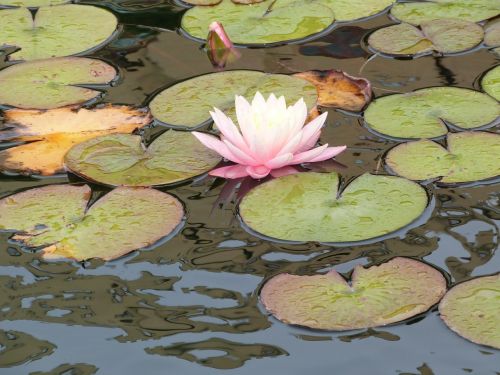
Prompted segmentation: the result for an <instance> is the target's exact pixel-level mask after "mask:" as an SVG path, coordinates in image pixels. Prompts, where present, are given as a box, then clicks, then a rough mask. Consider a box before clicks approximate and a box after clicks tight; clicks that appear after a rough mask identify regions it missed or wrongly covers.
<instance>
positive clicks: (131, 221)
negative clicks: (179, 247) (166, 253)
mask: <svg viewBox="0 0 500 375" xmlns="http://www.w3.org/2000/svg"><path fill="white" fill-rule="evenodd" d="M90 196H91V191H90V188H89V187H88V186H71V185H49V186H45V187H41V188H35V189H31V190H27V191H24V192H21V193H17V194H14V195H10V196H8V197H6V198H3V199H1V200H0V212H1V215H0V230H4V231H14V232H18V234H16V235H14V237H13V240H15V241H18V242H20V243H22V244H23V245H24V246H26V247H28V248H39V247H42V248H43V250H42V252H43V253H42V254H43V256H44V257H46V258H61V257H64V258H72V259H76V260H79V261H81V260H85V259H90V258H101V259H104V260H110V259H114V258H117V257H119V256H122V255H124V254H127V253H129V252H131V251H134V250H137V249H141V248H145V247H148V246H150V245H152V244H154V243H155V242H157V241H158V240H160V239H161V238H163V237H165V236H167V235H168V234H170V233H171V232H172V231H173V230H174V229H175V228H176V227H177V226H178V225H179V223H180V222H181V221H182V218H183V216H184V210H183V208H182V204H181V203H180V202H179V201H178V200H177V199H176V198H174V197H172V196H171V195H169V194H166V193H162V192H160V191H157V190H153V189H148V188H128V187H120V188H117V189H115V190H112V191H111V192H110V193H108V194H106V195H105V196H104V197H103V198H101V199H99V200H98V201H97V202H95V203H94V204H92V206H90V208H87V204H88V202H89V200H90Z"/></svg>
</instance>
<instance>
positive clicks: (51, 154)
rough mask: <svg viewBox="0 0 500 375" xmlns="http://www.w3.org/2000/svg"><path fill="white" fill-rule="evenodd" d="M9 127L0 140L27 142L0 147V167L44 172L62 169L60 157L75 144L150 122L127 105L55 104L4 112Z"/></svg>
mask: <svg viewBox="0 0 500 375" xmlns="http://www.w3.org/2000/svg"><path fill="white" fill-rule="evenodd" d="M4 116H5V121H6V122H7V123H8V124H9V126H11V127H9V128H7V129H4V130H0V141H16V142H29V143H25V144H22V145H18V146H15V147H11V148H8V149H6V150H3V151H0V170H3V171H8V172H15V173H21V174H40V175H44V176H48V175H53V174H56V173H61V172H63V171H64V168H63V159H64V155H65V154H66V152H67V151H68V150H69V149H70V148H71V147H73V146H74V145H75V144H78V143H81V142H83V141H86V140H88V139H91V138H94V137H97V136H100V135H106V134H110V133H118V132H120V133H129V132H132V131H134V130H135V129H138V128H142V127H143V126H145V125H147V124H148V123H149V122H150V117H149V115H148V113H146V112H143V111H140V110H136V109H133V108H130V107H127V106H106V107H102V108H97V109H92V110H88V109H84V108H81V109H71V108H67V107H65V108H57V109H52V110H48V111H37V110H10V111H6V112H5V115H4Z"/></svg>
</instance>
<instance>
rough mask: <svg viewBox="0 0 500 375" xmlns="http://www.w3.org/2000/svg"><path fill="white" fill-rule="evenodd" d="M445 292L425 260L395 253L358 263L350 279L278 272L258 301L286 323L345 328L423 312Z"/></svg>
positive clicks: (441, 280)
mask: <svg viewBox="0 0 500 375" xmlns="http://www.w3.org/2000/svg"><path fill="white" fill-rule="evenodd" d="M445 292H446V280H445V278H444V277H443V275H442V274H441V273H440V272H439V271H438V270H436V269H434V268H432V267H430V266H428V265H426V264H425V263H422V262H419V261H416V260H412V259H407V258H394V259H392V260H390V261H389V262H387V263H383V264H381V265H379V266H372V267H370V268H363V267H362V266H356V268H355V269H354V271H353V273H352V281H351V283H350V284H349V283H348V282H347V281H346V280H345V279H344V278H343V277H342V276H341V275H340V274H338V273H337V272H336V271H335V270H332V271H330V272H329V273H327V274H326V275H314V276H298V275H290V274H281V275H278V276H275V277H273V278H272V279H271V280H269V281H268V282H267V283H266V284H265V285H264V287H263V288H262V291H261V295H260V298H261V301H262V303H263V305H264V307H265V308H266V310H268V311H269V312H271V313H272V314H273V315H274V316H275V317H276V318H277V319H279V320H281V321H282V322H284V323H287V324H295V325H300V326H306V327H310V328H314V329H323V330H335V331H346V330H352V329H360V328H369V327H378V326H384V325H387V324H391V323H396V322H400V321H402V320H405V319H408V318H411V317H413V316H415V315H417V314H421V313H423V312H425V311H427V310H428V309H429V308H430V307H431V306H433V305H434V304H436V303H437V302H438V301H439V300H440V299H441V297H442V296H443V295H444V294H445Z"/></svg>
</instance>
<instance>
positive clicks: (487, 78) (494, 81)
mask: <svg viewBox="0 0 500 375" xmlns="http://www.w3.org/2000/svg"><path fill="white" fill-rule="evenodd" d="M481 87H482V88H483V90H484V91H485V92H486V93H488V94H489V95H491V96H492V97H494V98H495V99H496V100H500V65H497V66H495V67H494V68H493V69H491V70H490V71H489V72H488V73H486V74H485V75H484V77H483V79H482V80H481Z"/></svg>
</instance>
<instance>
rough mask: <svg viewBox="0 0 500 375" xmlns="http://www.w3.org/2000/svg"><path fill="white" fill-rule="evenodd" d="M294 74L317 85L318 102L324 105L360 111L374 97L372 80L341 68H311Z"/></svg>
mask: <svg viewBox="0 0 500 375" xmlns="http://www.w3.org/2000/svg"><path fill="white" fill-rule="evenodd" d="M294 75H295V76H296V77H299V78H302V79H305V80H307V81H309V82H311V83H312V84H314V85H315V86H316V89H317V90H318V104H319V105H321V106H323V107H333V108H339V109H345V110H347V111H354V112H359V111H361V110H362V109H363V108H364V107H365V105H366V104H367V103H368V102H369V101H370V100H371V97H372V91H371V84H370V81H368V80H366V79H364V78H357V77H353V76H350V75H348V74H347V73H344V72H342V71H340V70H334V69H331V70H309V71H307V72H301V73H296V74H294Z"/></svg>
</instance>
